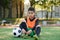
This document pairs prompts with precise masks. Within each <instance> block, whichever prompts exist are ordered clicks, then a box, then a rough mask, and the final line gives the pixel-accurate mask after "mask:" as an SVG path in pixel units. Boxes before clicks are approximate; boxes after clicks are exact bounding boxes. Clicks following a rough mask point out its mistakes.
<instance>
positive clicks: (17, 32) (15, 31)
mask: <svg viewBox="0 0 60 40" xmlns="http://www.w3.org/2000/svg"><path fill="white" fill-rule="evenodd" d="M21 34H22V31H21V29H20V28H13V35H14V37H20V36H21Z"/></svg>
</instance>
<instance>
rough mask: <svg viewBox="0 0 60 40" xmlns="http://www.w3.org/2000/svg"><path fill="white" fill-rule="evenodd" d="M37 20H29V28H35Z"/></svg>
mask: <svg viewBox="0 0 60 40" xmlns="http://www.w3.org/2000/svg"><path fill="white" fill-rule="evenodd" d="M36 20H37V18H35V19H34V20H33V21H30V19H29V18H27V26H28V28H34V26H35V23H36Z"/></svg>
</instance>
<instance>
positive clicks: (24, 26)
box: [19, 22, 28, 31]
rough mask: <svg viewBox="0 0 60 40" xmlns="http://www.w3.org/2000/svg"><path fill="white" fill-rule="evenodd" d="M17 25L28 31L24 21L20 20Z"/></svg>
mask: <svg viewBox="0 0 60 40" xmlns="http://www.w3.org/2000/svg"><path fill="white" fill-rule="evenodd" d="M19 27H20V28H21V29H24V30H25V31H28V30H27V25H26V23H25V22H22V23H21V24H20V26H19Z"/></svg>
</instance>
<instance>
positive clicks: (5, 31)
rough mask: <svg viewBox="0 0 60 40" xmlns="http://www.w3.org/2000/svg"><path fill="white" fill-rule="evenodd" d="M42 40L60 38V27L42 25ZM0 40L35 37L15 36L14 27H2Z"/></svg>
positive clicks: (31, 39) (29, 39) (28, 39)
mask: <svg viewBox="0 0 60 40" xmlns="http://www.w3.org/2000/svg"><path fill="white" fill-rule="evenodd" d="M39 39H40V40H60V27H42V31H41V35H40V37H39ZM0 40H34V38H27V39H23V38H14V37H13V34H12V28H0Z"/></svg>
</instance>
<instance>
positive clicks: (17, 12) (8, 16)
mask: <svg viewBox="0 0 60 40" xmlns="http://www.w3.org/2000/svg"><path fill="white" fill-rule="evenodd" d="M31 6H32V7H34V8H35V10H36V17H38V18H39V20H40V24H42V25H50V24H52V25H57V26H60V0H0V21H2V20H7V21H9V22H11V23H15V22H16V24H17V23H18V22H19V19H21V18H24V17H26V16H27V11H28V8H29V7H31ZM0 23H1V22H0Z"/></svg>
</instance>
